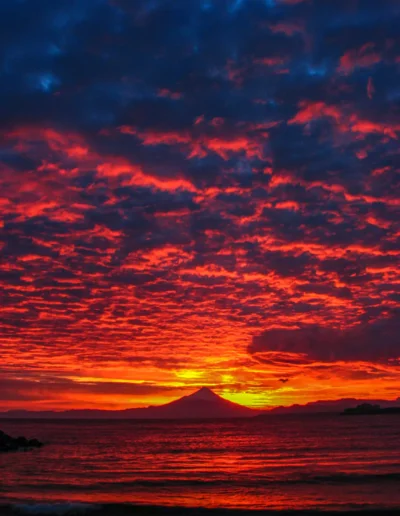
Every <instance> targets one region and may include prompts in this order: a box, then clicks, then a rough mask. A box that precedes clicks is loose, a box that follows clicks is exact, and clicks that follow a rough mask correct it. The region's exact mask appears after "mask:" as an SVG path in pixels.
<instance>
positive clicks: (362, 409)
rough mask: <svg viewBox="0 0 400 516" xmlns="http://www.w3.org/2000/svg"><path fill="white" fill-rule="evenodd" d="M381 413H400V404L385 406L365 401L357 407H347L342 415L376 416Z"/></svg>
mask: <svg viewBox="0 0 400 516" xmlns="http://www.w3.org/2000/svg"><path fill="white" fill-rule="evenodd" d="M379 414H400V406H397V407H384V408H383V407H381V406H380V405H372V404H371V403H363V404H362V405H357V407H352V408H347V409H345V410H344V411H343V412H342V413H341V415H342V416H375V415H379Z"/></svg>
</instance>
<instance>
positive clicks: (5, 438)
mask: <svg viewBox="0 0 400 516" xmlns="http://www.w3.org/2000/svg"><path fill="white" fill-rule="evenodd" d="M41 446H43V443H41V442H40V441H38V440H37V439H27V438H26V437H11V436H10V435H7V434H5V433H4V432H2V431H1V430H0V452H10V451H18V450H29V449H30V448H40V447H41Z"/></svg>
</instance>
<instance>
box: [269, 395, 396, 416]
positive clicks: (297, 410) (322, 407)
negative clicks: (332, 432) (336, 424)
mask: <svg viewBox="0 0 400 516" xmlns="http://www.w3.org/2000/svg"><path fill="white" fill-rule="evenodd" d="M364 403H370V404H373V405H380V406H381V407H382V408H390V407H397V406H399V403H400V398H397V400H394V401H389V400H364V399H356V398H343V399H340V400H328V401H312V402H310V403H307V404H305V405H291V406H290V407H275V408H273V409H271V410H268V411H264V412H263V414H261V415H260V417H265V416H270V415H273V414H275V415H277V414H321V413H340V412H343V411H344V410H346V409H348V408H352V407H355V406H357V405H362V404H364Z"/></svg>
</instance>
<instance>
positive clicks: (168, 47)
mask: <svg viewBox="0 0 400 516" xmlns="http://www.w3.org/2000/svg"><path fill="white" fill-rule="evenodd" d="M167 4H168V5H167ZM361 6H362V10H361ZM23 11H24V12H22V10H21V9H20V6H19V3H18V2H14V3H12V2H10V3H7V4H6V5H5V4H4V3H3V5H1V6H0V25H1V26H2V29H1V34H2V37H3V42H2V47H3V63H2V68H1V72H0V73H1V82H0V88H1V94H2V97H1V99H2V101H1V106H0V124H1V142H2V143H1V148H0V162H1V166H0V406H1V407H0V408H1V409H2V410H8V409H20V408H24V409H31V410H44V409H57V410H59V409H67V408H108V409H109V408H111V409H120V408H128V407H142V406H147V405H158V404H162V403H166V402H168V401H170V400H173V399H175V398H178V397H180V396H183V395H185V394H189V393H191V392H193V391H194V390H196V389H197V388H199V387H201V386H208V387H210V388H212V389H213V390H215V392H217V393H218V394H220V395H221V396H223V397H224V398H226V399H228V400H231V401H234V402H236V403H240V404H243V405H247V406H251V407H257V408H261V407H273V406H277V405H291V404H294V403H307V402H309V401H315V400H322V399H323V400H332V399H338V398H344V397H346V398H349V397H356V398H374V399H379V398H382V399H395V398H397V397H398V396H399V389H400V367H399V366H400V340H399V339H400V312H399V301H400V273H399V271H400V268H399V264H400V262H399V256H400V195H399V193H400V180H399V179H400V174H399V173H400V151H399V138H400V87H399V84H400V39H399V35H398V31H399V24H400V10H399V6H398V5H397V4H396V2H376V1H375V0H348V1H346V2H344V1H343V2H337V1H336V0H323V1H317V0H297V1H294V0H270V1H264V0H263V1H261V0H260V1H258V0H242V1H238V0H224V1H221V2H219V1H217V0H215V1H212V0H210V1H204V0H182V1H181V0H179V1H176V2H175V1H174V2H170V3H163V2H157V1H156V2H149V1H146V0H134V1H130V2H129V1H127V0H112V1H111V0H110V1H106V0H90V1H89V0H80V1H79V2H72V3H71V2H67V1H64V0H60V1H59V0H57V1H53V2H42V7H41V8H40V9H37V7H36V6H35V3H34V2H32V3H30V4H29V3H27V4H26V5H25V7H24V10H23ZM378 25H379V27H380V30H377V29H376V27H377V26H378ZM60 28H62V30H60Z"/></svg>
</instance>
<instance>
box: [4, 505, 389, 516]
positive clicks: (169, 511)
mask: <svg viewBox="0 0 400 516" xmlns="http://www.w3.org/2000/svg"><path fill="white" fill-rule="evenodd" d="M0 514H1V515H2V516H16V515H17V514H19V515H21V516H53V515H54V516H80V515H86V514H89V515H92V514H94V515H95V516H131V515H132V516H149V514H150V515H152V516H252V515H254V516H262V515H265V516H267V515H268V516H273V515H276V516H282V515H284V516H305V515H306V514H307V515H308V516H321V515H323V514H326V515H329V516H345V515H346V514H347V515H349V516H350V515H351V516H357V515H360V516H364V515H365V516H383V515H384V516H398V514H399V508H388V507H381V508H371V507H370V506H368V505H364V504H356V505H353V506H352V508H351V509H347V510H341V509H339V510H328V511H324V510H322V511H320V510H309V511H307V512H305V511H304V510H301V509H299V510H296V509H290V510H288V509H284V510H278V509H264V510H260V509H255V510H252V509H229V508H225V509H213V508H205V507H202V506H199V507H176V506H159V505H158V506H156V505H154V506H149V505H140V504H124V503H121V504H102V505H91V504H84V503H54V504H41V503H36V504H13V505H8V506H6V505H3V506H1V505H0Z"/></svg>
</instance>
